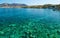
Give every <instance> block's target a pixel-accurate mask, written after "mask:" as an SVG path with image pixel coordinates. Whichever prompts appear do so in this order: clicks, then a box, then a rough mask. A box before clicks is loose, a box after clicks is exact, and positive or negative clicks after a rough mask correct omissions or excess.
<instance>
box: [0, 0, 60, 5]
mask: <svg viewBox="0 0 60 38" xmlns="http://www.w3.org/2000/svg"><path fill="white" fill-rule="evenodd" d="M0 3H20V4H27V5H43V4H60V0H0Z"/></svg>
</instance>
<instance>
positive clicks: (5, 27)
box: [0, 20, 60, 38]
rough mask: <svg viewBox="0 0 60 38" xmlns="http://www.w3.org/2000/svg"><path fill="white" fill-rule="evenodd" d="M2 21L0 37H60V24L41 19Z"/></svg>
mask: <svg viewBox="0 0 60 38" xmlns="http://www.w3.org/2000/svg"><path fill="white" fill-rule="evenodd" d="M9 23H10V22H4V23H0V38H60V24H57V23H42V22H41V21H40V20H28V21H23V22H20V23H18V22H16V23H10V24H9Z"/></svg>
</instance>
